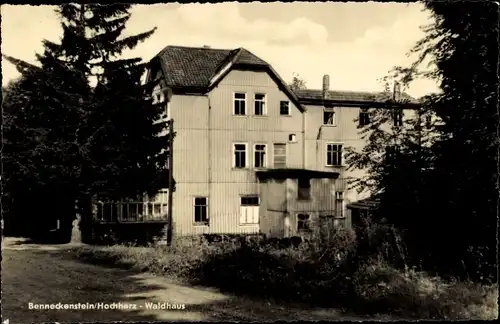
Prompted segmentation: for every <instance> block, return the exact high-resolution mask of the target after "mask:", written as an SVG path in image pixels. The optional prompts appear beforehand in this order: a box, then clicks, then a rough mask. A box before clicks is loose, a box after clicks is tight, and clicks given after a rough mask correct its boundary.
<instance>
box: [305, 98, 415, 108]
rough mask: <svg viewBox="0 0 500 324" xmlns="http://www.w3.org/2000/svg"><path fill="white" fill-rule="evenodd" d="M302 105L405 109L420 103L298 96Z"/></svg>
mask: <svg viewBox="0 0 500 324" xmlns="http://www.w3.org/2000/svg"><path fill="white" fill-rule="evenodd" d="M298 100H299V101H300V103H301V104H303V105H312V106H324V105H333V106H340V105H342V106H344V107H370V108H388V107H389V106H390V107H397V108H400V107H401V108H407V109H419V108H420V107H421V105H420V104H417V103H411V102H409V103H393V102H384V101H376V100H341V99H326V100H325V99H313V98H305V99H304V98H299V99H298Z"/></svg>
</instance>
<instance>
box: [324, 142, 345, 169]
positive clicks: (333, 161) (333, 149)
mask: <svg viewBox="0 0 500 324" xmlns="http://www.w3.org/2000/svg"><path fill="white" fill-rule="evenodd" d="M326 165H327V166H341V165H342V144H327V145H326Z"/></svg>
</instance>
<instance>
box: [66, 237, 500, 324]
mask: <svg viewBox="0 0 500 324" xmlns="http://www.w3.org/2000/svg"><path fill="white" fill-rule="evenodd" d="M355 248H356V244H355V240H353V237H352V235H350V234H349V233H348V232H347V233H346V232H338V233H337V234H336V236H335V237H334V238H333V239H332V240H331V241H327V242H325V241H321V242H320V241H318V240H312V242H309V243H305V244H302V245H301V246H300V247H299V248H284V249H280V248H276V247H275V246H271V245H265V244H264V245H263V244H251V245H248V246H241V245H240V244H238V243H235V242H218V243H212V244H208V243H207V242H202V243H199V244H192V245H178V246H176V247H130V246H123V245H115V246H109V247H94V246H84V247H80V248H77V249H76V250H75V252H76V254H77V256H78V257H79V258H81V259H85V260H87V261H89V262H91V263H94V264H95V263H98V264H108V265H113V266H121V267H126V268H129V269H135V270H137V271H147V272H151V273H154V274H157V275H161V276H165V277H168V278H170V279H175V280H178V281H181V282H184V283H190V284H201V285H207V286H212V287H217V288H219V289H221V290H223V291H230V292H233V293H239V294H244V295H249V296H251V295H253V296H259V297H265V298H268V299H274V300H282V301H286V302H305V303H308V304H310V305H312V306H328V307H330V306H333V307H341V308H347V309H349V310H351V311H353V312H357V313H365V314H366V313H379V312H380V310H381V309H383V310H384V311H385V312H387V313H388V314H394V315H397V316H404V317H407V318H415V319H454V320H464V319H480V320H492V319H495V318H497V317H498V302H497V301H498V285H497V284H496V285H491V286H484V285H479V284H474V283H472V282H458V281H452V282H445V281H444V280H443V279H441V278H439V277H430V276H429V275H427V274H425V273H424V272H417V271H414V270H408V271H400V270H397V269H394V268H392V267H390V266H389V265H388V264H386V263H385V262H383V261H381V260H379V259H371V260H370V261H365V262H361V263H360V265H359V266H356V267H354V266H353V259H352V255H353V252H354V251H355ZM353 305H356V307H355V306H353Z"/></svg>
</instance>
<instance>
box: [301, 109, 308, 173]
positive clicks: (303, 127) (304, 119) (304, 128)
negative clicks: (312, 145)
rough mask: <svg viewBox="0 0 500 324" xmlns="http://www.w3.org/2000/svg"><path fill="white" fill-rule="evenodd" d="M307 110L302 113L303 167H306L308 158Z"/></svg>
mask: <svg viewBox="0 0 500 324" xmlns="http://www.w3.org/2000/svg"><path fill="white" fill-rule="evenodd" d="M306 113H307V112H306V111H304V112H303V113H302V168H303V169H306V167H307V160H306V155H307V153H306V134H307V132H306Z"/></svg>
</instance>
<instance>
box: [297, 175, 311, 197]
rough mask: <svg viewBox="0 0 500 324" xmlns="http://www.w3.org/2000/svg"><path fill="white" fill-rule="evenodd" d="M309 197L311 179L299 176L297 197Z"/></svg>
mask: <svg viewBox="0 0 500 324" xmlns="http://www.w3.org/2000/svg"><path fill="white" fill-rule="evenodd" d="M310 198H311V180H310V179H308V178H299V180H298V190H297V199H299V200H308V199H310Z"/></svg>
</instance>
